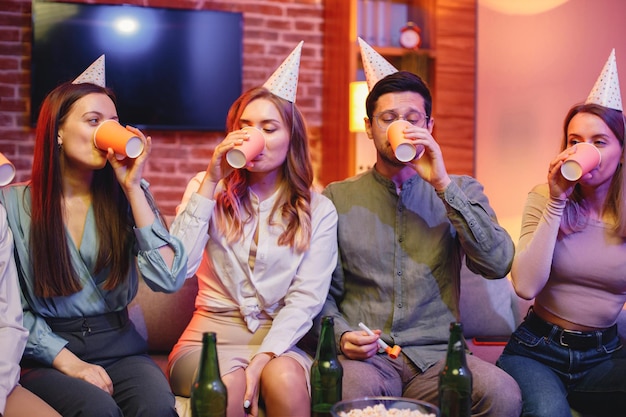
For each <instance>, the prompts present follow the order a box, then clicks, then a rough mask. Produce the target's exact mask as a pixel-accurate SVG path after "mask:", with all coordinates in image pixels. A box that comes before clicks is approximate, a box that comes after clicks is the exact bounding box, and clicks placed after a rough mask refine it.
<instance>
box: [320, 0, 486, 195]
mask: <svg viewBox="0 0 626 417" xmlns="http://www.w3.org/2000/svg"><path fill="white" fill-rule="evenodd" d="M357 1H358V0H341V1H336V0H325V2H326V4H325V7H324V25H325V27H324V86H323V95H324V99H323V110H322V112H323V114H322V116H323V120H324V122H323V125H322V132H321V135H322V137H321V139H322V169H321V178H320V182H321V183H322V184H324V185H325V184H328V183H329V182H331V181H336V180H342V179H345V178H347V177H349V176H352V175H354V173H355V172H356V169H357V161H356V160H355V158H356V137H355V134H354V133H351V132H350V130H349V105H350V97H349V86H350V82H352V81H356V80H357V77H358V73H359V69H360V68H362V64H361V57H360V51H359V48H358V44H357V41H356V40H357V23H358V19H359V16H358V15H357V13H358V10H357V9H358V8H357ZM393 2H394V3H402V4H406V5H407V10H408V13H407V18H408V20H410V21H413V22H416V23H417V25H418V26H419V27H420V28H421V29H422V35H423V40H424V43H423V45H424V46H425V48H424V49H420V50H418V51H410V50H407V49H404V48H400V47H395V46H377V45H371V46H372V47H373V48H374V49H375V50H376V51H377V52H379V53H380V54H381V55H382V56H384V57H385V58H387V59H388V60H389V61H390V62H391V63H392V65H394V66H395V67H396V68H398V69H406V70H408V71H412V72H415V73H417V74H419V75H421V76H422V77H424V78H425V79H426V80H427V81H428V83H429V85H430V87H431V90H432V92H433V100H434V102H433V116H434V118H435V119H436V120H437V122H436V123H435V128H436V129H437V130H436V132H435V133H436V135H437V136H435V139H437V141H438V142H439V144H440V145H441V147H442V150H443V152H444V158H445V159H446V166H448V169H449V171H450V172H451V173H465V174H473V167H474V166H473V164H474V162H473V155H474V154H473V147H474V145H473V143H474V132H473V128H474V121H473V117H474V106H475V104H474V95H473V94H474V89H475V88H474V84H475V80H474V77H475V30H476V29H475V24H476V8H477V5H476V2H477V0H393ZM440 28H445V30H443V29H440ZM424 57H426V58H428V59H427V60H424ZM444 123H445V124H446V126H440V125H443V124H444Z"/></svg>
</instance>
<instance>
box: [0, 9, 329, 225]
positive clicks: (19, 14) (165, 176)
mask: <svg viewBox="0 0 626 417" xmlns="http://www.w3.org/2000/svg"><path fill="white" fill-rule="evenodd" d="M74 2H76V3H96V4H97V3H106V4H111V3H120V4H121V3H124V4H132V5H138V6H152V7H172V8H184V9H207V10H222V11H232V12H243V18H244V48H243V51H244V57H243V59H244V68H243V85H242V89H243V90H244V91H245V90H247V89H248V88H251V87H254V86H256V85H260V84H262V83H263V82H265V80H266V79H267V77H269V76H270V75H271V74H272V72H273V71H274V70H275V69H276V68H277V67H278V66H279V65H280V63H281V62H282V60H283V59H284V58H285V57H286V56H287V55H288V54H289V52H291V50H292V49H293V48H294V47H295V46H296V44H297V43H298V42H299V41H300V40H304V47H303V50H302V59H301V64H300V78H299V84H298V100H297V103H298V106H299V107H300V109H301V110H302V112H303V113H304V115H305V117H306V119H307V122H308V126H309V131H310V136H309V137H310V142H311V147H312V149H313V155H314V158H313V159H314V163H315V164H316V166H317V165H319V164H318V161H319V159H320V158H319V157H318V156H317V155H319V153H320V140H319V139H320V138H319V132H320V125H321V106H322V104H321V103H322V53H323V51H322V25H323V0H204V1H203V0H122V1H118V0H85V1H80V0H74ZM30 37H31V0H0V152H2V153H4V154H5V155H6V156H7V157H8V158H9V159H10V160H11V161H12V162H13V163H14V164H15V166H16V168H17V175H16V181H23V180H26V179H28V178H29V177H30V169H31V161H32V154H33V145H34V132H33V129H32V128H31V127H30V124H29V116H28V115H29V111H30V98H29V97H30V86H29V82H30V50H31V45H30ZM77 75H78V74H77ZM144 133H146V134H148V135H150V136H152V138H153V143H154V146H153V151H152V154H151V155H150V161H149V162H148V165H147V168H146V170H145V171H144V174H145V178H146V179H147V180H148V181H149V182H150V183H151V185H152V187H151V189H152V192H153V193H154V194H155V197H156V199H157V202H158V203H159V205H160V207H161V210H162V211H163V213H164V214H166V215H171V214H173V213H174V209H175V207H176V205H177V204H178V203H179V202H180V199H181V197H182V193H183V191H184V189H185V186H186V184H187V181H188V180H189V179H190V178H191V177H192V176H193V175H194V174H195V173H196V172H198V171H202V170H204V169H205V168H206V165H207V163H208V162H209V160H210V156H211V153H212V151H213V148H214V146H215V145H216V144H217V143H219V141H220V140H221V139H222V138H223V136H224V133H223V132H172V131H146V132H144Z"/></svg>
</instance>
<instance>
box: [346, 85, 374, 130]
mask: <svg viewBox="0 0 626 417" xmlns="http://www.w3.org/2000/svg"><path fill="white" fill-rule="evenodd" d="M368 93H369V89H368V88H367V82H365V81H354V82H351V83H350V132H365V122H364V121H363V119H365V118H366V117H367V114H366V112H365V99H366V98H367V94H368Z"/></svg>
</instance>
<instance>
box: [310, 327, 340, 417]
mask: <svg viewBox="0 0 626 417" xmlns="http://www.w3.org/2000/svg"><path fill="white" fill-rule="evenodd" d="M342 378H343V367H342V366H341V363H339V359H338V358H337V347H336V345H335V331H334V321H333V318H332V317H330V316H325V317H323V318H322V331H321V332H320V338H319V341H318V343H317V352H316V353H315V360H314V361H313V365H311V417H330V408H331V407H332V406H333V405H334V404H335V403H336V402H339V401H341V379H342Z"/></svg>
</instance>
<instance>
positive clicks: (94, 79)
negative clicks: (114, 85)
mask: <svg viewBox="0 0 626 417" xmlns="http://www.w3.org/2000/svg"><path fill="white" fill-rule="evenodd" d="M83 83H92V84H96V85H99V86H100V87H106V81H105V76H104V54H103V55H100V57H99V58H98V59H96V60H95V61H94V62H93V63H92V64H91V65H90V66H89V67H88V68H87V69H86V70H85V71H83V73H82V74H80V75H79V76H78V77H76V79H75V80H74V81H72V84H83Z"/></svg>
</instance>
